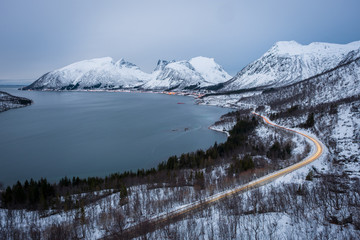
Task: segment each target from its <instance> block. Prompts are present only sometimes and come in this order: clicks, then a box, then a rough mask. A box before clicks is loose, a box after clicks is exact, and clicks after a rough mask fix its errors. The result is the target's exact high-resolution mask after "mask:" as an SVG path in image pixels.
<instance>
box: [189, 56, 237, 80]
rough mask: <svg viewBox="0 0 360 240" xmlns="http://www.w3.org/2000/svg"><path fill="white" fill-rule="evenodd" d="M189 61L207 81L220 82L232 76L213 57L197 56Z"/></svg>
mask: <svg viewBox="0 0 360 240" xmlns="http://www.w3.org/2000/svg"><path fill="white" fill-rule="evenodd" d="M189 63H190V64H191V65H192V66H193V67H194V68H195V70H196V71H197V72H198V73H200V74H201V76H202V77H203V78H204V79H205V81H206V82H207V83H211V84H218V83H222V82H225V81H227V80H229V79H230V78H231V76H230V75H229V74H228V73H227V72H226V71H225V70H224V69H223V68H222V67H221V66H220V65H219V64H217V63H216V62H215V60H214V59H213V58H207V57H201V56H200V57H195V58H192V59H190V61H189Z"/></svg>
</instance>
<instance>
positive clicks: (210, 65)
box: [142, 57, 231, 90]
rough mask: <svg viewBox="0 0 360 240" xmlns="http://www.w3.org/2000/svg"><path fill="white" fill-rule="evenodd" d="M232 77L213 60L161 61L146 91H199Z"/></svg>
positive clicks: (204, 58)
mask: <svg viewBox="0 0 360 240" xmlns="http://www.w3.org/2000/svg"><path fill="white" fill-rule="evenodd" d="M230 78H231V76H230V75H229V74H228V73H227V72H226V71H225V70H224V69H223V68H222V67H221V66H220V65H219V64H217V63H216V62H215V61H214V59H213V58H207V57H195V58H192V59H190V60H189V61H185V60H184V61H176V62H175V61H172V62H167V61H160V60H159V62H158V66H157V67H156V68H155V70H154V72H153V79H152V80H150V81H149V82H147V83H145V84H144V85H143V86H142V87H143V88H144V89H173V90H181V89H198V88H201V87H206V86H210V85H214V84H218V83H221V82H225V81H226V80H228V79H230Z"/></svg>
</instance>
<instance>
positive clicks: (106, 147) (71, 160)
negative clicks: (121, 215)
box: [0, 87, 229, 185]
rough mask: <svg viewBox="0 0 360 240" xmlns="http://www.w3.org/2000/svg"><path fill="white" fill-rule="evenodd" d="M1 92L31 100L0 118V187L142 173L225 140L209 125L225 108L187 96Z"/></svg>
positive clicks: (11, 90) (224, 111)
mask: <svg viewBox="0 0 360 240" xmlns="http://www.w3.org/2000/svg"><path fill="white" fill-rule="evenodd" d="M0 90H1V91H6V92H8V93H10V94H13V95H15V96H22V97H27V98H30V99H32V100H33V101H34V104H33V105H31V106H29V107H25V108H20V109H13V110H9V111H6V112H3V113H0V182H2V183H4V184H5V185H9V184H13V183H15V182H16V181H18V180H20V181H24V180H26V179H30V178H33V179H40V178H41V177H45V178H47V179H48V180H49V181H57V180H59V179H60V178H62V177H64V176H67V177H72V176H79V177H88V176H105V175H108V174H110V173H114V172H123V171H126V170H137V169H139V168H145V169H147V168H151V167H156V166H157V164H158V163H160V162H161V161H164V160H167V158H168V157H169V156H171V155H175V154H176V155H179V154H181V153H185V152H190V151H195V150H197V149H206V148H208V147H209V146H211V145H213V144H214V143H215V142H218V143H220V142H224V141H225V140H226V136H225V135H224V134H222V133H218V132H214V131H212V130H209V129H208V127H209V126H210V125H211V124H212V123H214V122H215V121H217V120H218V119H219V118H220V116H221V115H223V114H225V113H227V112H228V111H229V109H225V108H219V107H212V106H199V105H196V104H195V101H194V99H193V98H191V97H184V96H168V95H165V94H154V93H119V92H115V93H114V92H37V91H19V90H17V89H16V88H14V87H6V88H5V87H0ZM178 103H184V104H178Z"/></svg>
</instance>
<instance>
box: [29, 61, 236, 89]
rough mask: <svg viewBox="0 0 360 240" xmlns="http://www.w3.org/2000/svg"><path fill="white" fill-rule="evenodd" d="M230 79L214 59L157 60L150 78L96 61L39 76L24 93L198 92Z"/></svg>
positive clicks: (136, 70)
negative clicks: (119, 89)
mask: <svg viewBox="0 0 360 240" xmlns="http://www.w3.org/2000/svg"><path fill="white" fill-rule="evenodd" d="M230 78H231V76H230V75H229V74H228V73H227V72H225V70H224V69H223V68H222V67H221V66H220V65H218V64H217V63H215V61H214V59H213V58H206V57H196V58H192V59H191V60H190V61H177V62H176V61H165V60H159V61H158V64H157V66H156V68H155V69H154V71H153V72H152V73H151V74H149V73H145V72H143V71H141V70H140V68H139V67H137V66H136V65H135V64H133V63H130V62H126V61H125V60H124V59H121V60H119V61H117V62H114V61H113V59H112V58H110V57H105V58H96V59H91V60H85V61H80V62H76V63H73V64H70V65H68V66H66V67H63V68H61V69H58V70H55V71H52V72H49V73H46V74H44V75H43V76H41V77H40V78H39V79H38V80H36V81H35V82H34V83H32V84H31V85H29V86H27V87H24V88H23V89H24V90H28V89H33V90H46V89H49V90H77V89H113V88H135V87H141V88H143V89H151V90H154V89H156V90H166V89H177V90H181V89H198V88H200V87H204V86H209V85H214V84H217V83H220V82H225V81H226V80H228V79H230Z"/></svg>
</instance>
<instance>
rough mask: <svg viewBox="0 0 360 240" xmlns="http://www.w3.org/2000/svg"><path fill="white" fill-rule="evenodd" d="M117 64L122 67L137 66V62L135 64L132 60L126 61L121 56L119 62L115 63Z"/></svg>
mask: <svg viewBox="0 0 360 240" xmlns="http://www.w3.org/2000/svg"><path fill="white" fill-rule="evenodd" d="M115 65H116V66H117V67H120V68H121V67H128V68H132V67H137V66H136V65H135V64H133V63H131V62H128V61H125V59H124V58H120V60H119V61H117V62H116V63H115Z"/></svg>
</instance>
